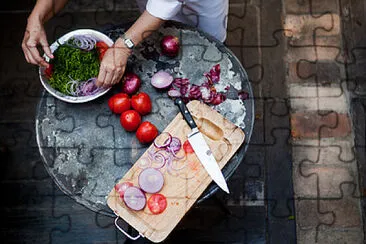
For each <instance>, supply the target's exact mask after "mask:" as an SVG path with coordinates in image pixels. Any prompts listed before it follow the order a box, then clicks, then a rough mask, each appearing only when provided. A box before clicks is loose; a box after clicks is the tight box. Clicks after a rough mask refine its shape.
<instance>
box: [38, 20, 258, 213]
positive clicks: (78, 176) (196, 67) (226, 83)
mask: <svg viewBox="0 0 366 244" xmlns="http://www.w3.org/2000/svg"><path fill="white" fill-rule="evenodd" d="M124 29H125V28H123V27H113V28H111V29H108V30H105V31H104V32H105V33H106V34H107V35H108V36H110V37H111V38H112V39H114V40H115V39H116V38H118V36H120V35H121V34H122V33H123V31H124ZM168 34H170V35H175V36H178V37H179V39H180V41H181V50H180V54H179V56H178V57H176V58H168V57H165V56H163V55H161V54H160V47H159V41H158V40H160V39H161V38H162V36H164V35H168ZM216 64H220V67H221V76H220V82H219V83H218V84H217V85H216V86H215V87H216V89H217V90H218V91H223V92H225V93H226V95H227V100H226V101H225V102H223V103H222V104H220V105H218V106H215V107H214V108H215V109H216V110H218V111H219V112H220V113H221V114H222V115H224V116H225V117H226V118H227V119H229V120H230V121H232V122H233V123H235V124H236V125H238V126H240V127H241V128H242V129H243V130H244V132H245V135H246V138H245V143H244V144H243V145H242V146H241V148H240V149H239V150H238V152H237V153H236V154H235V156H234V157H233V158H232V159H231V160H230V161H229V162H228V163H227V165H226V166H225V167H224V169H223V174H224V176H225V178H226V179H229V177H230V176H231V175H232V174H233V173H234V171H235V170H236V168H237V167H238V166H239V164H240V163H241V161H242V160H243V157H244V155H245V152H246V150H247V147H248V144H249V141H250V137H251V134H252V129H253V123H254V100H253V94H252V89H251V85H250V82H249V80H248V77H247V74H246V72H245V70H244V68H243V67H242V65H241V64H240V62H239V61H238V59H237V58H236V57H235V55H234V54H233V53H232V52H231V51H230V50H229V49H228V48H226V47H225V46H224V45H223V44H222V43H220V42H218V41H216V40H215V39H214V38H211V37H209V36H208V35H206V34H205V33H202V32H200V31H198V30H196V29H194V28H192V27H188V26H185V25H182V24H179V23H174V22H169V23H166V24H165V25H164V26H163V27H161V28H160V29H159V30H158V31H156V32H155V33H153V34H152V35H151V36H149V37H148V38H147V39H145V40H144V41H143V43H141V44H140V45H138V46H137V47H136V49H135V50H134V53H133V55H132V56H131V57H130V59H129V62H128V66H127V70H130V71H133V72H135V73H136V74H138V75H139V76H140V78H141V80H142V81H143V82H142V83H143V84H142V87H141V89H140V91H144V92H146V93H148V94H149V95H150V97H151V99H152V102H153V111H152V113H151V114H149V115H147V116H144V117H143V120H148V121H151V122H152V123H153V124H155V125H156V126H157V128H158V129H159V131H162V130H163V129H164V128H165V127H166V126H167V125H168V124H169V123H170V121H171V120H172V119H173V118H174V117H175V116H176V115H177V114H178V112H179V111H178V109H177V107H176V106H175V105H174V102H173V101H172V100H171V99H170V98H169V97H168V96H167V93H166V91H158V90H156V89H155V88H153V87H152V86H151V84H150V79H151V76H152V75H153V74H154V73H155V72H157V71H158V70H162V69H163V70H166V71H169V72H170V73H172V74H173V76H174V77H182V78H188V79H189V80H190V81H191V82H193V83H196V84H199V83H202V82H203V80H204V79H205V77H204V75H203V74H204V73H205V72H209V70H210V69H211V68H212V67H213V66H214V65H216ZM118 92H121V88H120V86H119V85H116V86H115V87H114V88H112V89H111V91H110V92H108V93H107V94H106V95H104V96H103V97H100V98H98V99H96V100H94V101H91V102H88V103H83V104H68V103H65V102H62V101H60V100H57V99H56V98H54V97H53V96H51V95H50V94H49V93H47V92H46V91H44V92H43V94H42V96H41V98H40V102H39V105H38V109H37V115H36V132H37V143H38V146H39V150H40V154H41V157H42V160H43V162H44V165H45V167H46V169H47V171H48V173H49V174H50V176H51V177H52V178H53V180H54V181H55V183H56V184H57V185H58V186H59V188H60V189H61V190H62V191H63V192H64V193H66V194H67V195H69V196H70V197H71V198H73V199H74V200H76V201H77V202H78V203H80V204H82V205H84V206H86V207H88V208H89V209H91V210H93V211H96V212H99V213H102V214H105V215H108V216H115V215H114V213H113V212H112V211H111V210H110V209H109V208H108V207H107V205H106V197H107V195H108V193H109V192H110V191H111V189H112V188H113V186H114V185H115V183H116V182H117V181H118V180H119V179H121V178H122V177H123V175H124V174H125V173H126V172H127V171H128V169H129V168H130V167H131V166H132V165H133V163H134V162H135V161H136V160H137V159H138V158H139V157H140V155H142V153H143V152H144V151H145V150H146V149H147V147H148V145H142V144H140V143H139V142H138V141H137V139H136V137H135V134H134V133H130V132H126V131H125V130H124V129H123V128H122V127H121V125H120V122H119V116H118V115H115V114H112V113H111V112H110V110H109V108H108V99H109V98H110V97H111V96H112V95H113V94H115V93H118ZM240 94H246V95H247V96H248V97H247V98H246V99H241V98H240V96H239V95H240ZM217 189H218V187H217V185H215V184H211V185H209V187H208V188H207V189H206V190H205V192H204V193H203V194H202V196H201V197H200V199H198V201H197V202H200V201H203V200H204V199H206V198H208V197H210V196H211V195H212V194H213V193H214V192H215V191H217Z"/></svg>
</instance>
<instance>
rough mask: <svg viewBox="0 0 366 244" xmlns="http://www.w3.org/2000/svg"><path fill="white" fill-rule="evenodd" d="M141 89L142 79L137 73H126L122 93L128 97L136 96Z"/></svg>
mask: <svg viewBox="0 0 366 244" xmlns="http://www.w3.org/2000/svg"><path fill="white" fill-rule="evenodd" d="M140 87H141V79H140V77H139V76H138V75H136V74H135V73H132V72H129V73H126V74H125V75H124V77H123V80H122V91H123V92H124V93H127V94H128V95H132V94H135V93H136V92H138V90H139V89H140Z"/></svg>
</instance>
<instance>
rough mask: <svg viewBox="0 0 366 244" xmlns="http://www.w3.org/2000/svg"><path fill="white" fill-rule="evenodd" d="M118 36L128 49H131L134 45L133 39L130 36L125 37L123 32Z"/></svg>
mask: <svg viewBox="0 0 366 244" xmlns="http://www.w3.org/2000/svg"><path fill="white" fill-rule="evenodd" d="M120 38H121V39H122V40H123V42H124V44H125V45H126V47H127V48H128V49H133V48H134V47H135V44H134V43H133V41H132V40H131V39H130V38H127V37H126V35H125V34H123V35H122V36H121V37H120Z"/></svg>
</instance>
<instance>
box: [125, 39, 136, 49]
mask: <svg viewBox="0 0 366 244" xmlns="http://www.w3.org/2000/svg"><path fill="white" fill-rule="evenodd" d="M125 44H126V45H127V47H128V48H133V46H134V45H133V42H132V41H131V40H130V39H125Z"/></svg>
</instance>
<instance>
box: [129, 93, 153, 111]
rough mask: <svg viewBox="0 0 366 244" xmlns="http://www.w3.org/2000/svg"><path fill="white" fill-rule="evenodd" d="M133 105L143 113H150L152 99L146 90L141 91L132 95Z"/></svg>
mask: <svg viewBox="0 0 366 244" xmlns="http://www.w3.org/2000/svg"><path fill="white" fill-rule="evenodd" d="M131 106H132V108H133V109H134V110H136V111H137V112H139V113H140V114H141V115H146V114H148V113H150V112H151V109H152V104H151V99H150V97H149V95H147V94H146V93H145V92H140V93H139V94H137V95H134V96H132V98H131Z"/></svg>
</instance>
